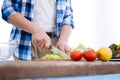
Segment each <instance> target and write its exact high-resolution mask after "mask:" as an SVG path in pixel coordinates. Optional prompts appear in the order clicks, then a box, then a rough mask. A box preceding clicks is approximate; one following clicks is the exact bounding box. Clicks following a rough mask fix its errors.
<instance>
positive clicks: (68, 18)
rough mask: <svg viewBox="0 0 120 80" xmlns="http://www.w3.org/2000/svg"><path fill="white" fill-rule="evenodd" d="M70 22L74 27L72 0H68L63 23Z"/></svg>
mask: <svg viewBox="0 0 120 80" xmlns="http://www.w3.org/2000/svg"><path fill="white" fill-rule="evenodd" d="M65 24H68V25H71V27H72V28H74V21H73V9H72V7H71V0H68V3H67V6H66V11H65V15H64V19H63V25H65Z"/></svg>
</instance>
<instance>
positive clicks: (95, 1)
mask: <svg viewBox="0 0 120 80" xmlns="http://www.w3.org/2000/svg"><path fill="white" fill-rule="evenodd" d="M2 1H3V0H0V6H1V4H2ZM119 4H120V0H72V5H73V10H74V21H75V29H74V30H73V32H72V35H71V36H70V41H69V45H70V46H71V47H75V46H77V45H78V44H79V43H80V42H81V43H83V44H84V45H86V46H88V47H93V48H95V49H97V48H99V47H101V46H108V45H109V44H111V43H120V42H119V41H120V31H119V26H120V5H119ZM0 15H1V13H0ZM0 28H1V29H0V41H7V40H8V39H9V33H10V30H11V25H9V24H7V23H6V22H4V21H3V20H2V19H1V18H0Z"/></svg>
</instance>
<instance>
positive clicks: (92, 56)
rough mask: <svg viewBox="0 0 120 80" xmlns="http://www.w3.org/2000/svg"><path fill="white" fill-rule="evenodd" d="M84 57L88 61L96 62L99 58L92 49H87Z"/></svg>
mask: <svg viewBox="0 0 120 80" xmlns="http://www.w3.org/2000/svg"><path fill="white" fill-rule="evenodd" d="M83 57H84V58H85V60H87V61H95V60H96V58H97V52H96V51H95V50H94V49H92V48H89V49H86V50H85V51H84V52H83Z"/></svg>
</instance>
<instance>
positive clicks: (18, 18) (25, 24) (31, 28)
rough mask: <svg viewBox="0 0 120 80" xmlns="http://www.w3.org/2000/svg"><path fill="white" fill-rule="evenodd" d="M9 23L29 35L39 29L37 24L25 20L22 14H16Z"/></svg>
mask: <svg viewBox="0 0 120 80" xmlns="http://www.w3.org/2000/svg"><path fill="white" fill-rule="evenodd" d="M8 22H9V23H11V24H12V25H14V26H16V27H18V28H20V29H22V30H24V31H26V32H28V33H31V34H33V33H35V31H37V30H38V29H40V28H38V27H37V26H36V25H35V24H33V23H32V22H30V21H29V20H27V19H26V18H24V17H23V16H22V15H21V14H19V13H15V14H13V15H12V16H10V18H9V19H8Z"/></svg>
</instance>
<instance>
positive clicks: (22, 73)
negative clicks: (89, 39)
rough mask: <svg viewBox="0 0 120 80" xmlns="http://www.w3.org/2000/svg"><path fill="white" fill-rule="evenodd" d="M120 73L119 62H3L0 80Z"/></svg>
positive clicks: (0, 65)
mask: <svg viewBox="0 0 120 80" xmlns="http://www.w3.org/2000/svg"><path fill="white" fill-rule="evenodd" d="M116 73H120V62H113V61H112V62H110V61H109V62H101V61H95V62H87V61H78V62H74V61H3V62H0V79H18V78H19V79H26V78H46V77H47V78H48V77H69V76H87V75H101V74H116Z"/></svg>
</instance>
